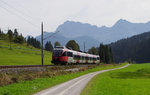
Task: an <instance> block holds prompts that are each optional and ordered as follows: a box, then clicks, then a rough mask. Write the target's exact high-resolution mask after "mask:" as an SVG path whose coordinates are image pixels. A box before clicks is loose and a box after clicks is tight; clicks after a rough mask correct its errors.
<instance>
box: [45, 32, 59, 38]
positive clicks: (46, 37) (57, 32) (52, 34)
mask: <svg viewBox="0 0 150 95" xmlns="http://www.w3.org/2000/svg"><path fill="white" fill-rule="evenodd" d="M58 32H60V31H56V32H55V33H53V34H52V35H50V36H48V37H46V38H44V39H43V40H45V39H47V38H50V37H53V36H54V35H55V34H57V33H58Z"/></svg>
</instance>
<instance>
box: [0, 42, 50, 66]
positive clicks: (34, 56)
mask: <svg viewBox="0 0 150 95" xmlns="http://www.w3.org/2000/svg"><path fill="white" fill-rule="evenodd" d="M50 61H51V52H47V51H44V64H51V62H50ZM40 64H41V52H40V49H36V48H34V47H32V46H27V45H26V44H22V45H21V44H16V43H12V50H10V49H9V43H8V42H7V41H3V40H0V65H40Z"/></svg>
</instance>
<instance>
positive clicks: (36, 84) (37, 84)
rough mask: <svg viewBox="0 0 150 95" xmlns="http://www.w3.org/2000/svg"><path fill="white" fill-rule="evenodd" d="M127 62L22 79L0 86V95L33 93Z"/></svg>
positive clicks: (29, 94)
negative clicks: (26, 79)
mask: <svg viewBox="0 0 150 95" xmlns="http://www.w3.org/2000/svg"><path fill="white" fill-rule="evenodd" d="M126 64H127V63H125V64H121V65H105V64H104V65H100V66H97V67H96V68H93V69H89V70H86V71H83V72H76V73H69V74H65V75H60V76H55V77H45V78H37V79H35V80H32V81H22V82H19V83H15V84H11V85H7V86H3V87H0V95H31V94H33V93H36V92H38V91H40V90H43V89H46V88H49V87H52V86H54V85H56V84H60V83H62V82H65V81H68V80H70V79H73V78H76V77H79V76H81V75H84V74H87V73H90V72H94V71H99V70H104V69H110V68H116V67H120V66H123V65H126Z"/></svg>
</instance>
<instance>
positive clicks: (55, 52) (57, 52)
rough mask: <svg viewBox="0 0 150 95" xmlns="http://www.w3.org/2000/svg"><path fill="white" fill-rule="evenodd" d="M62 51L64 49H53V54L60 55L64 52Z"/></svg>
mask: <svg viewBox="0 0 150 95" xmlns="http://www.w3.org/2000/svg"><path fill="white" fill-rule="evenodd" d="M62 52H63V51H62V50H54V51H53V56H56V57H57V56H60V55H61V54H62Z"/></svg>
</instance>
